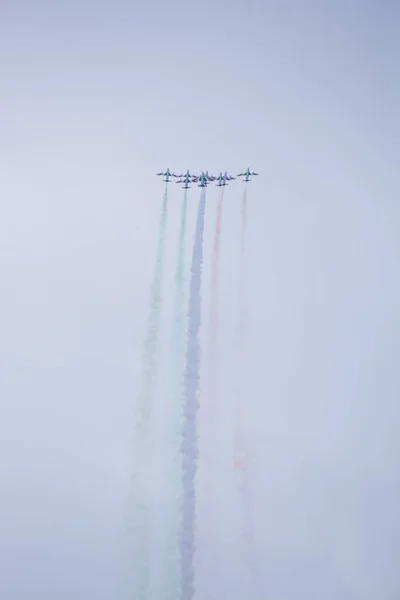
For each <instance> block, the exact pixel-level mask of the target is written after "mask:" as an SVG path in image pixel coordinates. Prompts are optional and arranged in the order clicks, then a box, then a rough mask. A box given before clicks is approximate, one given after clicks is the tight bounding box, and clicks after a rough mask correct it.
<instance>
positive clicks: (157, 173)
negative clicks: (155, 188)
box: [156, 173, 164, 175]
mask: <svg viewBox="0 0 400 600" xmlns="http://www.w3.org/2000/svg"><path fill="white" fill-rule="evenodd" d="M156 175H164V173H156Z"/></svg>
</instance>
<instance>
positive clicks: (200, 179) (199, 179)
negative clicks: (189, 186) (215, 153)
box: [193, 171, 209, 187]
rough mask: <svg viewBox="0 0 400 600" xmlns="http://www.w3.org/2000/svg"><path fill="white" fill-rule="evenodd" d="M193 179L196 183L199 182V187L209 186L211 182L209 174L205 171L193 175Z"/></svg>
mask: <svg viewBox="0 0 400 600" xmlns="http://www.w3.org/2000/svg"><path fill="white" fill-rule="evenodd" d="M193 181H194V182H196V183H199V186H198V187H207V185H208V184H209V179H208V177H207V175H206V174H205V173H204V171H202V172H201V175H198V176H197V175H195V176H194V177H193Z"/></svg>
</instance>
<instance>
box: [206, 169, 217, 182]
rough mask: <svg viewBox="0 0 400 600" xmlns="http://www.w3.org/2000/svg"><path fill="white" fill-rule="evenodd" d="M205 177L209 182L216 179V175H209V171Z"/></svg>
mask: <svg viewBox="0 0 400 600" xmlns="http://www.w3.org/2000/svg"><path fill="white" fill-rule="evenodd" d="M205 176H206V177H207V179H208V181H215V180H216V177H214V175H209V174H208V171H206V172H205Z"/></svg>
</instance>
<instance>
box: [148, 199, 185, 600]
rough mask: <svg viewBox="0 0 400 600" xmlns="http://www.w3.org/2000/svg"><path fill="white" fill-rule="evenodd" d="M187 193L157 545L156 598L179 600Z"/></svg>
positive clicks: (178, 263) (180, 239) (179, 254)
mask: <svg viewBox="0 0 400 600" xmlns="http://www.w3.org/2000/svg"><path fill="white" fill-rule="evenodd" d="M186 213H187V190H186V189H185V192H184V197H183V201H182V206H181V215H180V226H179V234H178V248H177V250H178V252H177V259H176V268H175V279H174V297H175V298H174V313H173V319H174V321H173V332H172V357H171V358H172V368H171V392H170V393H169V394H168V395H167V396H166V398H165V400H168V402H166V403H165V409H163V407H160V409H161V413H162V415H161V417H162V419H163V432H164V434H163V442H164V443H163V444H161V446H160V450H161V452H162V457H161V459H160V463H161V464H160V468H161V470H162V471H163V473H164V477H163V481H164V484H163V487H162V502H160V503H159V507H160V510H159V512H160V513H161V514H160V517H159V519H158V535H157V545H156V548H155V552H154V554H155V557H156V558H155V562H156V565H157V572H158V575H157V578H156V579H157V581H156V582H155V585H154V586H152V587H155V588H156V592H155V594H154V597H155V598H159V599H160V600H177V598H179V593H180V564H179V563H180V557H179V533H180V531H179V527H180V516H181V513H180V501H181V495H182V494H181V489H182V458H181V430H182V418H183V402H184V381H183V373H184V366H185V325H186V314H185V313H186V311H185V303H184V301H185V276H184V270H185V237H186Z"/></svg>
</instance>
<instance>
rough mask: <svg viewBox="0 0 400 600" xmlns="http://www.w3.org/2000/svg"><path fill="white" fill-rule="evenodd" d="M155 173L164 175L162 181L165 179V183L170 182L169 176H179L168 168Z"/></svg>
mask: <svg viewBox="0 0 400 600" xmlns="http://www.w3.org/2000/svg"><path fill="white" fill-rule="evenodd" d="M157 175H163V176H164V177H165V179H163V181H165V183H170V182H171V179H170V177H179V175H176V174H175V173H171V171H170V170H169V169H167V170H166V171H165V172H163V171H161V173H157Z"/></svg>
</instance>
